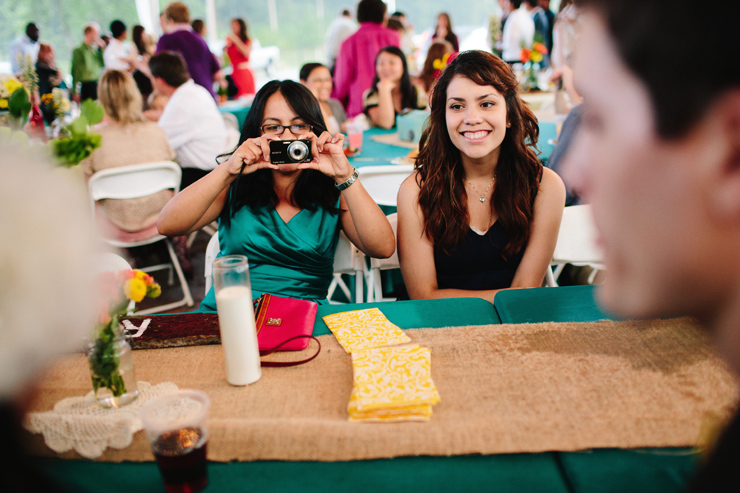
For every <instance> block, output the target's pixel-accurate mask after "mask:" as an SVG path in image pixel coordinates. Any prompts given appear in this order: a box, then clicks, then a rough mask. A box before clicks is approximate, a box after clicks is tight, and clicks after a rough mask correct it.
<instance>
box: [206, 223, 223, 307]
mask: <svg viewBox="0 0 740 493" xmlns="http://www.w3.org/2000/svg"><path fill="white" fill-rule="evenodd" d="M220 251H221V245H219V243H218V231H216V232H215V233H214V234H213V236H211V239H210V240H208V245H207V246H206V264H205V276H206V293H208V291H209V290H210V289H211V285H212V284H213V261H214V260H215V258H216V255H218V254H219V252H220Z"/></svg>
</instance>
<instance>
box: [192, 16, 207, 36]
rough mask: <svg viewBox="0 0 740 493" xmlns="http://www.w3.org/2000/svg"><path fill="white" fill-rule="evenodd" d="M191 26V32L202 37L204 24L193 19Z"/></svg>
mask: <svg viewBox="0 0 740 493" xmlns="http://www.w3.org/2000/svg"><path fill="white" fill-rule="evenodd" d="M192 26H193V31H195V32H196V33H198V34H200V35H202V34H203V29H205V27H206V23H205V22H203V19H195V20H194V21H193V24H192Z"/></svg>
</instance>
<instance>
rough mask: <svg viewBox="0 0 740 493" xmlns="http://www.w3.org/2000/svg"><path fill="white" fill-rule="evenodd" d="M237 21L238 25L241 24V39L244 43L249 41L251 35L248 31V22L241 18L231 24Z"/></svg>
mask: <svg viewBox="0 0 740 493" xmlns="http://www.w3.org/2000/svg"><path fill="white" fill-rule="evenodd" d="M234 21H236V22H237V24H239V39H241V40H242V41H243V42H245V43H246V42H247V41H249V33H248V30H247V22H246V21H245V20H244V19H242V18H241V17H237V18H235V19H232V20H231V22H234Z"/></svg>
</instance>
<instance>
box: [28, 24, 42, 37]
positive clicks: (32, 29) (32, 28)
mask: <svg viewBox="0 0 740 493" xmlns="http://www.w3.org/2000/svg"><path fill="white" fill-rule="evenodd" d="M38 31H39V28H38V27H36V23H34V22H29V23H28V24H26V36H28V37H31V34H32V33H33V32H36V34H38Z"/></svg>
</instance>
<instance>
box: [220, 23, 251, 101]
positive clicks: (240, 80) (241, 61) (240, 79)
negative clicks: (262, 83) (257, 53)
mask: <svg viewBox="0 0 740 493" xmlns="http://www.w3.org/2000/svg"><path fill="white" fill-rule="evenodd" d="M231 31H232V32H231V33H230V34H229V35H228V36H226V46H225V47H224V51H226V54H227V55H228V56H229V60H231V66H232V67H233V72H232V73H231V77H232V78H233V79H234V83H235V84H236V87H237V89H239V92H238V93H237V97H241V96H246V95H249V94H252V95H253V94H254V93H256V92H257V91H256V89H255V85H254V76H253V75H252V71H251V70H250V68H249V53H250V52H251V51H252V40H250V39H249V36H247V23H246V22H244V19H238V18H237V19H233V20H232V21H231Z"/></svg>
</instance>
